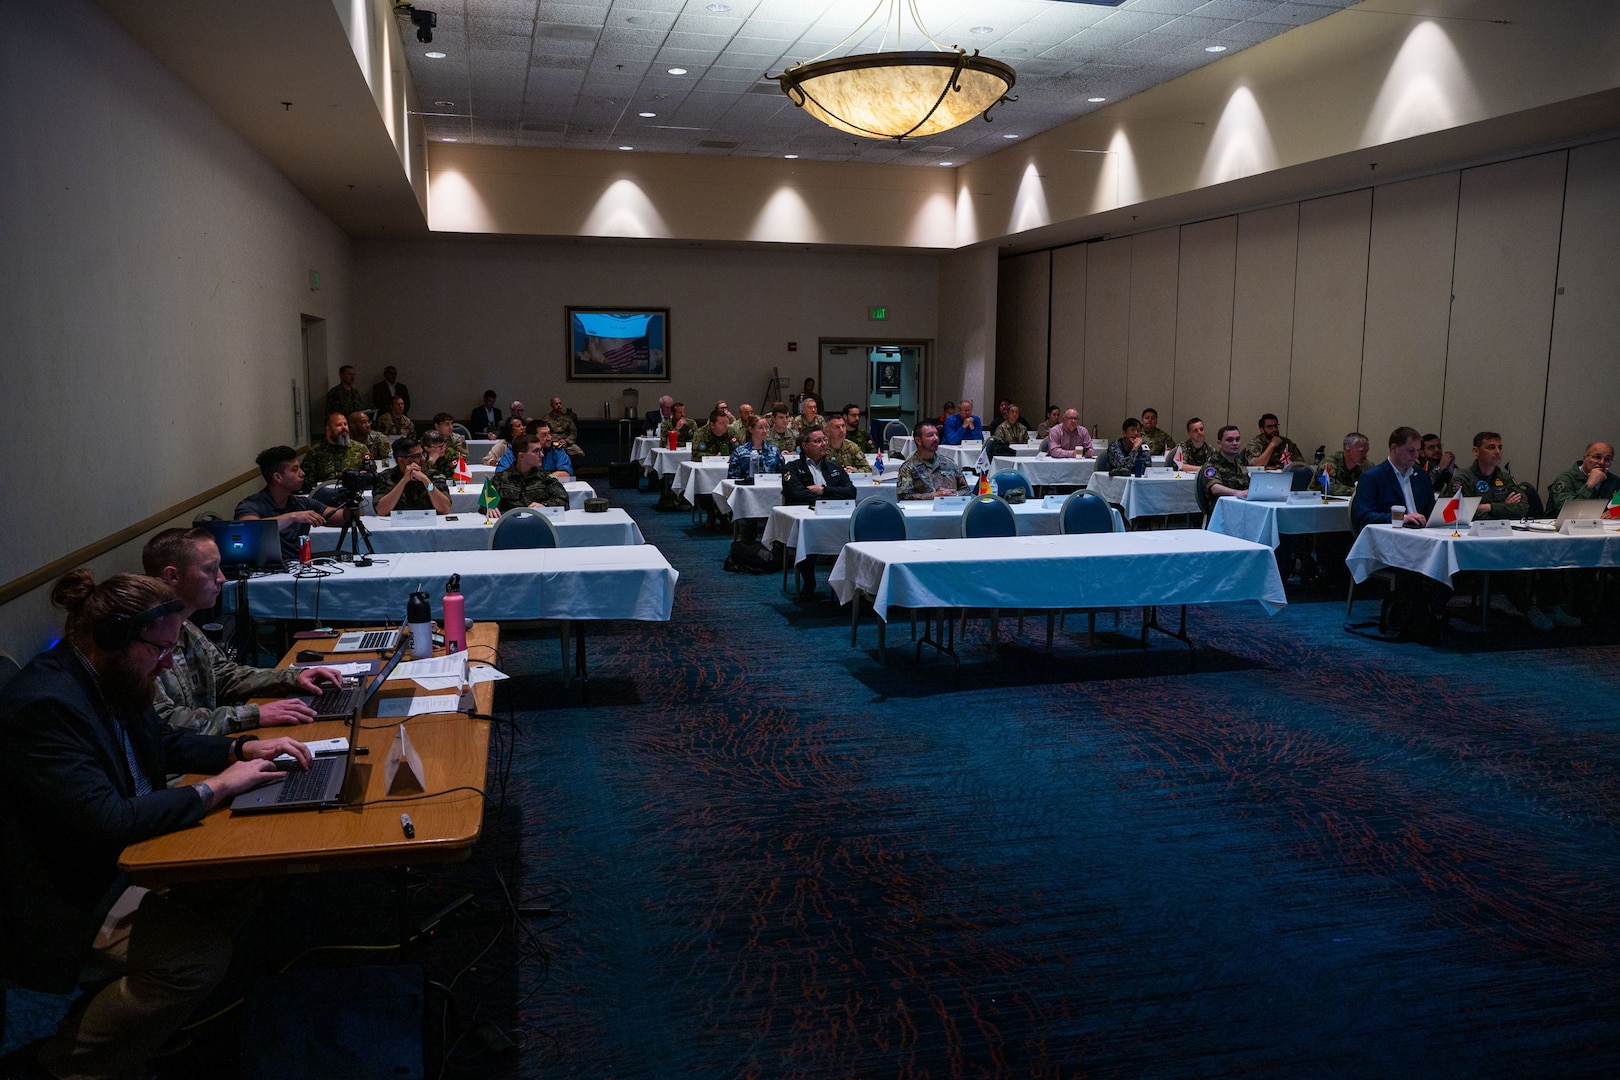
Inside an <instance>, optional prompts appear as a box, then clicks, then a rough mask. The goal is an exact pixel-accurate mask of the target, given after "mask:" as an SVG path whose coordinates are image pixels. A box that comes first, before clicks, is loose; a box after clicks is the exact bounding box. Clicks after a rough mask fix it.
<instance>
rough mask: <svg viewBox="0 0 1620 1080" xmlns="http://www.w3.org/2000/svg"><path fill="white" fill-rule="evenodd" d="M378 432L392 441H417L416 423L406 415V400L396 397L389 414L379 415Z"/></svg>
mask: <svg viewBox="0 0 1620 1080" xmlns="http://www.w3.org/2000/svg"><path fill="white" fill-rule="evenodd" d="M376 427H377V430H378V431H380V432H382V433H383V434H384V435H387V436H388V437H389V438H390V439H413V440H414V439H415V438H416V422H415V421H413V420H412V419H411V418H410V417H408V416H406V415H405V399H404V398H402V397H396V398H395V399H394V402H393V404H392V405H390V406H389V408H388V411H387V412H380V413H378V414H377V424H376Z"/></svg>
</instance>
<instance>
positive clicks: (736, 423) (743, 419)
mask: <svg viewBox="0 0 1620 1080" xmlns="http://www.w3.org/2000/svg"><path fill="white" fill-rule="evenodd" d="M753 424H754V407H753V406H752V405H750V404H748V402H746V401H745V402H743V403H742V404H741V405H739V406H737V419H735V420H733V421H732V422H731V426H730V427H729V428H727V429H726V430H727V431H729V432H731V437H732V438H734V439H736V440H737V444H738V445H739V446H740V445H742V444H743V443H745V442H747V441H748V429H749V428H751V427H752V426H753Z"/></svg>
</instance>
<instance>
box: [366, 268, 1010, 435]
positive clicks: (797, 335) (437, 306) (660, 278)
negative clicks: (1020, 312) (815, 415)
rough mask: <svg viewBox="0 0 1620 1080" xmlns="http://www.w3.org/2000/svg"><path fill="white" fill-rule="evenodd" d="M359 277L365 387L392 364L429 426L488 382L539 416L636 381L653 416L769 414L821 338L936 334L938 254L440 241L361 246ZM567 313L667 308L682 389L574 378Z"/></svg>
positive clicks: (582, 405) (607, 395)
mask: <svg viewBox="0 0 1620 1080" xmlns="http://www.w3.org/2000/svg"><path fill="white" fill-rule="evenodd" d="M991 269H992V272H993V270H994V260H993V256H992V265H991ZM355 274H356V291H355V299H354V324H355V341H356V343H357V344H356V347H355V358H356V359H355V363H356V365H357V366H358V367H359V369H360V381H361V382H362V383H364V384H366V385H367V386H370V384H371V383H372V382H374V381H375V380H376V379H377V378H378V377H379V376H380V373H381V370H382V367H383V365H384V364H385V363H390V362H391V363H393V364H394V365H395V366H397V367H398V368H399V370H400V378H401V379H403V380H404V381H405V382H406V383H407V384H408V385H409V386H410V388H411V398H412V400H411V410H412V412H413V413H414V414H416V415H418V416H422V417H426V416H429V415H431V414H432V413H434V412H436V411H438V410H440V409H443V410H445V411H448V412H451V413H453V414H455V415H456V416H457V417H465V416H466V415H467V414H468V413H470V412H471V411H472V408H473V406H474V405H476V404H478V399H479V395H480V394H482V393H483V391H484V389H485V388H493V389H494V390H495V391H496V392H497V393H498V394H500V397H501V409H502V410H503V411H504V410H505V409H506V406H507V403H508V402H510V401H511V400H512V399H513V398H518V399H521V400H522V401H523V402H524V404H525V405H526V406H528V407H529V409H530V410H531V411H536V410H537V408H538V411H541V412H543V411H545V409H544V406H545V402H546V400H547V399H548V398H549V397H550V396H551V395H552V394H560V395H561V396H562V397H563V398H564V399H565V400H566V401H567V402H568V404H569V405H570V406H571V407H572V408H573V409H574V410H575V412H577V413H578V414H579V415H580V416H600V415H601V414H602V401H603V400H604V399H608V400H610V401H611V402H612V403H613V407H614V409H615V410H617V409H618V407H619V403H620V393H621V391H623V390H624V389H625V387H627V386H632V385H634V386H636V387H637V389H639V390H640V392H641V410H642V411H643V412H645V411H646V410H648V409H650V408H654V407H656V405H657V399H658V396H659V395H660V394H663V393H665V392H668V393H670V394H672V395H674V396H675V397H676V398H677V399H678V400H681V401H684V402H686V404H687V407H688V411H689V412H690V413H692V414H694V415H695V414H696V413H697V412H698V411H699V410H700V409H701V410H702V411H703V412H707V411H708V409H709V408H710V407H711V406H712V405H713V403H714V401H715V400H716V399H718V398H725V399H727V400H728V401H729V402H730V403H731V405H732V406H733V407H734V408H735V407H736V406H737V405H738V404H739V403H740V402H742V401H751V402H754V403H755V404H756V405H758V404H759V401H760V398H761V396H762V395H763V392H764V389H765V385H766V382H767V380H768V379H769V377H770V374H771V371H772V368H773V367H775V368H778V369H780V372H781V374H782V376H783V377H784V378H786V379H787V380H788V381H789V385H790V386H791V387H792V388H794V389H796V388H797V387H798V386H799V384H800V383H801V382H802V381H803V379H804V377H805V376H807V375H815V374H817V368H816V365H817V355H818V354H817V349H816V343H817V339H818V338H822V337H829V338H851V337H853V338H857V339H860V338H865V337H868V336H870V335H872V334H873V333H874V330H873V328H874V327H876V326H881V335H882V336H884V337H895V338H902V339H931V338H933V337H935V334H936V321H937V319H936V311H937V306H936V305H937V303H938V300H939V274H938V267H937V260H936V259H935V258H934V257H933V256H929V255H859V254H838V253H833V252H824V251H806V250H804V249H803V248H800V247H772V248H751V249H746V250H744V249H710V248H702V249H699V248H685V247H673V246H652V245H645V244H630V243H620V244H552V243H546V242H543V241H532V242H530V241H523V242H490V241H484V240H477V239H470V238H461V237H441V238H435V239H432V240H427V241H420V242H414V241H413V242H406V243H363V244H357V245H356V246H355ZM994 296H995V292H994V287H993V285H992V288H991V291H990V297H991V301H992V302H993V301H994ZM570 304H574V305H582V304H583V305H602V306H629V307H638V306H643V305H645V306H649V307H667V308H669V309H670V331H669V332H670V343H669V353H670V371H671V374H672V375H673V379H672V381H671V382H669V383H634V384H632V383H627V382H626V383H620V382H589V383H585V382H575V383H570V382H567V381H565V377H564V362H563V361H564V356H565V352H564V339H563V318H564V314H563V309H564V308H565V307H566V306H568V305H570ZM874 305H887V306H888V308H889V313H890V314H889V320H888V321H887V322H886V323H881V324H877V323H872V322H870V321H869V320H868V318H867V315H868V309H869V308H870V307H872V306H874ZM991 325H992V326H993V325H994V323H993V319H992V323H991ZM789 342H796V343H797V345H798V349H797V351H795V352H789V351H788V343H789Z"/></svg>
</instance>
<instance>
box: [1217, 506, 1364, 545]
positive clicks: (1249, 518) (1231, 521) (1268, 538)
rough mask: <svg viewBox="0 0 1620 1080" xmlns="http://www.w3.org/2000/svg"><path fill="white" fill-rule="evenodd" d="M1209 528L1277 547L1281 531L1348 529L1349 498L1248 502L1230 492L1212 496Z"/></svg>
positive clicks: (1282, 532) (1288, 532)
mask: <svg viewBox="0 0 1620 1080" xmlns="http://www.w3.org/2000/svg"><path fill="white" fill-rule="evenodd" d="M1209 530H1210V532H1218V533H1224V534H1226V535H1227V536H1236V537H1238V538H1240V539H1243V540H1253V541H1254V542H1255V543H1257V544H1265V545H1266V546H1268V547H1276V546H1277V543H1278V538H1279V537H1280V536H1282V535H1283V534H1285V533H1286V534H1288V535H1290V536H1292V535H1294V534H1296V533H1325V532H1349V531H1350V500H1348V499H1335V500H1333V501H1332V502H1326V503H1324V502H1323V501H1322V500H1321V498H1320V497H1317V498H1316V501H1315V502H1312V503H1308V504H1299V503H1286V502H1250V501H1249V500H1248V499H1239V498H1236V497H1235V496H1232V495H1223V496H1222V497H1221V498H1219V499H1216V500H1215V511H1214V513H1212V514H1210V516H1209Z"/></svg>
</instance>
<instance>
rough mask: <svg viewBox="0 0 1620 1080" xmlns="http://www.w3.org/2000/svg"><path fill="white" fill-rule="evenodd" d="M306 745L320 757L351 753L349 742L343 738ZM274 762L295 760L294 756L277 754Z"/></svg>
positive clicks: (317, 740) (322, 740)
mask: <svg viewBox="0 0 1620 1080" xmlns="http://www.w3.org/2000/svg"><path fill="white" fill-rule="evenodd" d="M304 745H305V746H307V747H309V752H310V753H312V754H315V755H318V756H325V755H328V754H347V753H348V752H349V740H348V739H346V738H342V737H339V738H336V739H314V740H312V741H310V742H307V743H305V744H304ZM272 760H274V761H291V760H293V756H292V755H291V754H277V755H276V756H275V757H274V758H273V759H272Z"/></svg>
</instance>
